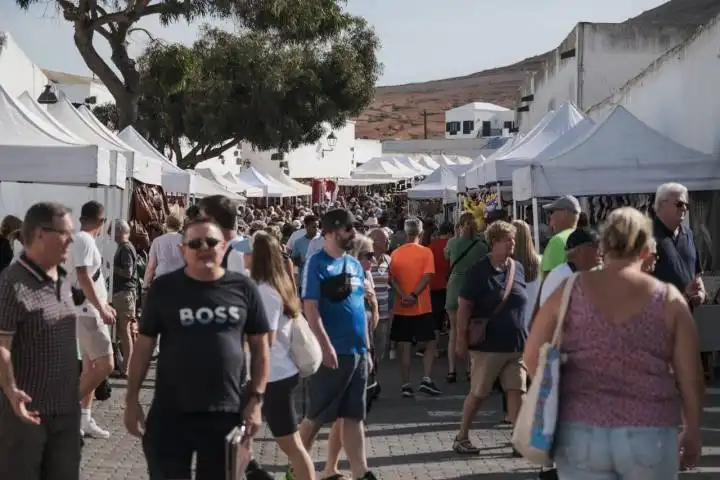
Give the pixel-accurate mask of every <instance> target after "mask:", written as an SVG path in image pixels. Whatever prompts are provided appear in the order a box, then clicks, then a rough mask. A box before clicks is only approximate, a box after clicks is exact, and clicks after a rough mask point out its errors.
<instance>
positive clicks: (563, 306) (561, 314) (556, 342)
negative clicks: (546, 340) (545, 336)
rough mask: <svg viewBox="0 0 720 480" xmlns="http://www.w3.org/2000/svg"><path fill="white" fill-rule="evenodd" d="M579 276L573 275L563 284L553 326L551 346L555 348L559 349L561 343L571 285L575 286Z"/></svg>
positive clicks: (577, 274)
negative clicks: (555, 321)
mask: <svg viewBox="0 0 720 480" xmlns="http://www.w3.org/2000/svg"><path fill="white" fill-rule="evenodd" d="M579 276H580V274H579V273H573V275H572V276H571V277H570V278H568V279H567V281H566V282H565V288H564V289H563V293H562V300H561V301H560V309H559V310H558V317H557V323H556V324H555V333H553V337H552V345H553V346H554V347H555V348H559V347H560V344H561V343H562V331H563V325H564V324H565V317H567V309H568V306H569V304H570V295H571V294H572V290H573V285H575V281H577V279H578V277H579Z"/></svg>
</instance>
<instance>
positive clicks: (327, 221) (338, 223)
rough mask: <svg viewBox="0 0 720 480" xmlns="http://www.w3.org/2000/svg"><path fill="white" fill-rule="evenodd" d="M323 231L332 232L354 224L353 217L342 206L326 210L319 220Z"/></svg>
mask: <svg viewBox="0 0 720 480" xmlns="http://www.w3.org/2000/svg"><path fill="white" fill-rule="evenodd" d="M320 224H321V226H322V230H323V232H334V231H335V230H340V229H342V228H347V227H352V226H354V225H355V217H354V216H353V214H352V213H350V212H349V211H347V210H345V209H342V208H335V209H333V210H328V211H327V212H326V213H325V215H323V217H322V220H321V221H320Z"/></svg>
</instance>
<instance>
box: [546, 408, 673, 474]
mask: <svg viewBox="0 0 720 480" xmlns="http://www.w3.org/2000/svg"><path fill="white" fill-rule="evenodd" d="M558 427H559V430H558V434H557V438H556V445H555V463H556V465H557V469H558V477H559V478H560V480H674V479H676V478H678V434H679V431H678V429H677V428H674V427H613V428H601V427H593V426H589V425H582V424H579V423H570V422H566V423H561V424H560V425H558Z"/></svg>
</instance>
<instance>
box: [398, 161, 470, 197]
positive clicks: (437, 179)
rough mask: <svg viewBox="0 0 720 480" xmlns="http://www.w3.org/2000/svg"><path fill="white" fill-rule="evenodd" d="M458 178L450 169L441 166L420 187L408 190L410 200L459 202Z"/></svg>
mask: <svg viewBox="0 0 720 480" xmlns="http://www.w3.org/2000/svg"><path fill="white" fill-rule="evenodd" d="M457 185H458V176H457V175H456V174H455V172H454V171H452V170H451V169H450V168H448V167H444V166H441V167H439V168H438V169H437V170H435V171H434V172H433V173H431V174H430V175H428V176H427V178H425V180H423V181H422V182H421V183H419V184H418V185H416V186H414V187H412V188H410V189H408V191H407V195H408V198H411V199H414V200H431V199H441V200H442V201H443V203H455V202H457V192H458V190H457Z"/></svg>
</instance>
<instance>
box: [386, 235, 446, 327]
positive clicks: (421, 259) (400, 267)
mask: <svg viewBox="0 0 720 480" xmlns="http://www.w3.org/2000/svg"><path fill="white" fill-rule="evenodd" d="M434 273H435V261H434V260H433V253H432V250H430V249H429V248H428V247H423V246H422V245H419V244H417V243H406V244H404V245H401V246H399V247H398V248H397V249H396V250H395V251H393V252H392V254H391V255H390V277H391V278H392V279H394V280H395V282H397V285H398V286H399V287H400V289H401V290H402V291H403V292H405V293H407V294H410V293H411V292H412V291H413V290H415V288H416V287H417V285H418V283H420V280H421V279H422V277H423V275H426V274H434ZM431 312H432V302H431V300H430V287H429V286H428V287H425V288H424V289H423V291H422V292H420V294H419V295H418V299H417V302H415V304H413V305H410V306H407V307H406V306H404V305H402V304H401V303H400V298H399V297H397V298H395V305H393V313H394V314H396V315H406V316H418V315H424V314H426V313H431Z"/></svg>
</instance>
